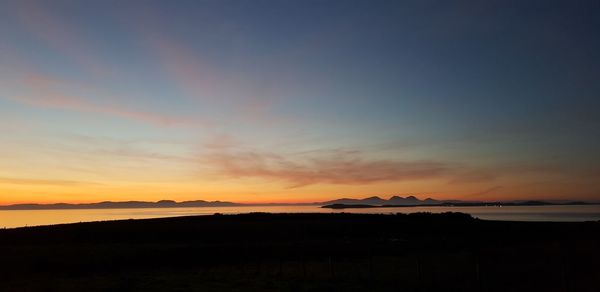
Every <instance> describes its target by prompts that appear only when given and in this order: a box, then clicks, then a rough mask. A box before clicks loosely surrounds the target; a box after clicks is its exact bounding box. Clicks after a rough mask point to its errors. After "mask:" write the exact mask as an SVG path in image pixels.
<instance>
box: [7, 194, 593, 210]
mask: <svg viewBox="0 0 600 292" xmlns="http://www.w3.org/2000/svg"><path fill="white" fill-rule="evenodd" d="M599 203H600V202H595V203H594V202H581V201H524V200H520V201H508V202H482V201H460V200H435V199H432V198H427V199H425V200H420V199H418V198H417V197H415V196H408V197H400V196H392V197H391V198H389V199H387V200H386V199H383V198H381V197H378V196H373V197H368V198H364V199H350V198H342V199H337V200H332V201H326V202H314V203H259V204H242V203H234V202H224V201H204V200H195V201H183V202H176V201H173V200H160V201H157V202H145V201H124V202H111V201H105V202H99V203H83V204H68V203H56V204H16V205H8V206H0V210H53V209H58V210H64V209H132V208H184V207H230V206H315V205H316V206H322V207H324V208H332V206H335V209H344V208H375V207H412V206H448V207H450V206H456V207H461V206H464V207H469V206H543V205H589V204H599Z"/></svg>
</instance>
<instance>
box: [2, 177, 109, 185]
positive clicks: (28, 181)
mask: <svg viewBox="0 0 600 292" xmlns="http://www.w3.org/2000/svg"><path fill="white" fill-rule="evenodd" d="M0 183H3V184H13V185H41V186H46V185H49V186H85V185H102V184H100V183H95V182H85V181H71V180H54V179H32V178H13V177H0Z"/></svg>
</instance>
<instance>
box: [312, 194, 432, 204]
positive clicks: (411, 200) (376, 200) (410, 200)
mask: <svg viewBox="0 0 600 292" xmlns="http://www.w3.org/2000/svg"><path fill="white" fill-rule="evenodd" d="M441 203H444V202H443V201H438V200H434V199H431V198H427V199H425V200H419V199H418V198H416V197H415V196H408V197H406V198H404V197H400V196H393V197H391V198H390V199H389V200H386V199H382V198H380V197H377V196H374V197H369V198H365V199H348V198H343V199H338V200H332V201H327V202H323V204H324V205H335V204H338V205H340V204H341V205H376V206H384V205H398V206H420V205H438V204H441Z"/></svg>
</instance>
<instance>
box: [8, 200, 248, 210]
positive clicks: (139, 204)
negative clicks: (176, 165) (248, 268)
mask: <svg viewBox="0 0 600 292" xmlns="http://www.w3.org/2000/svg"><path fill="white" fill-rule="evenodd" d="M239 205H242V204H237V203H232V202H222V201H212V202H209V201H203V200H196V201H184V202H175V201H172V200H161V201H158V202H144V201H126V202H110V201H105V202H99V203H84V204H67V203H57V204H16V205H9V206H0V210H50V209H119V208H128V209H130V208H179V207H226V206H239Z"/></svg>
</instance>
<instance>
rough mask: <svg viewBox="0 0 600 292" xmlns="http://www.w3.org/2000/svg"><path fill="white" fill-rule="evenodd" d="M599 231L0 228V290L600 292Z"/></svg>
mask: <svg viewBox="0 0 600 292" xmlns="http://www.w3.org/2000/svg"><path fill="white" fill-rule="evenodd" d="M599 246H600V222H581V223H553V222H500V221H484V220H477V219H473V218H472V217H470V216H469V215H465V214H460V213H446V214H423V213H416V214H410V215H402V214H398V215H367V214H245V215H214V216H194V217H179V218H162V219H146V220H124V221H110V222H92V223H78V224H67V225H56V226H47V227H29V228H17V229H6V230H0V251H1V253H2V254H1V256H2V257H1V265H0V291H282V290H289V291H321V290H327V291H365V290H368V291H490V292H491V291H600V282H599V281H598V279H600V250H599V249H598V247H599Z"/></svg>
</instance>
